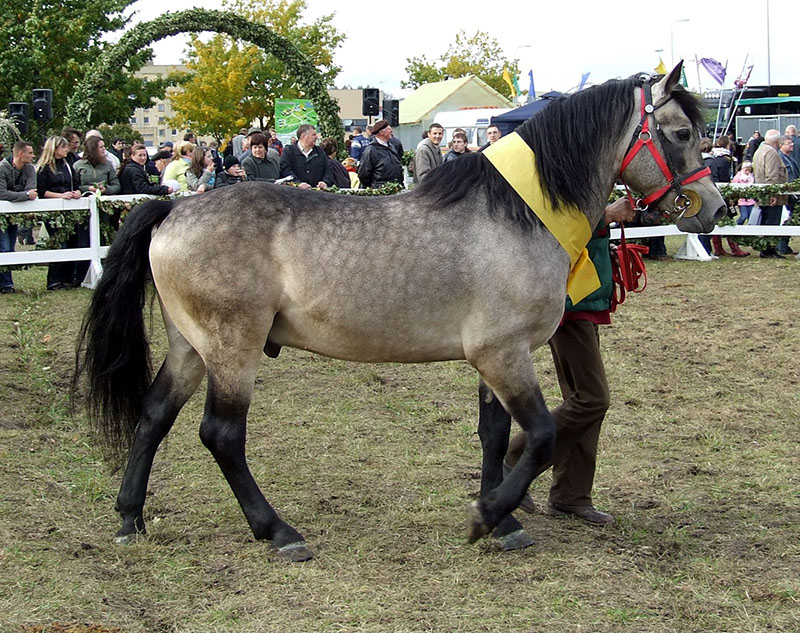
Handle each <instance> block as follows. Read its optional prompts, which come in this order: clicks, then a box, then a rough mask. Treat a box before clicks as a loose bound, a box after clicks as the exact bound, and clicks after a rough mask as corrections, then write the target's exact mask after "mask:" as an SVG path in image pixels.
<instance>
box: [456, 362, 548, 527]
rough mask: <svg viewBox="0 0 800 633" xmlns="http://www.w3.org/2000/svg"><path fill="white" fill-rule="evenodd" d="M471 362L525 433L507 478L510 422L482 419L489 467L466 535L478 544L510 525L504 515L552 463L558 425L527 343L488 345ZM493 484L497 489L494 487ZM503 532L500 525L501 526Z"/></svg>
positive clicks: (486, 465) (485, 458)
mask: <svg viewBox="0 0 800 633" xmlns="http://www.w3.org/2000/svg"><path fill="white" fill-rule="evenodd" d="M468 360H469V361H470V362H471V363H472V364H473V366H475V368H476V369H477V370H478V371H479V372H480V374H481V377H482V378H483V380H484V381H485V382H486V384H487V385H488V386H489V387H490V388H491V390H492V391H493V392H494V394H495V395H496V396H497V397H498V399H499V400H500V403H501V404H502V405H503V407H504V408H505V410H506V411H508V412H509V413H510V414H511V415H512V416H513V417H514V419H515V420H516V421H517V422H518V423H519V425H520V426H521V427H522V430H523V431H524V432H525V434H526V440H527V441H526V445H525V450H524V452H523V454H522V456H521V457H520V459H519V461H518V462H517V465H516V466H515V467H514V469H513V470H512V471H511V473H510V474H509V475H508V477H506V478H505V479H503V477H502V467H503V457H504V455H505V451H506V448H507V446H508V431H509V428H508V424H507V422H503V418H502V416H494V417H493V418H491V419H488V418H487V419H486V420H483V427H484V428H483V432H482V433H481V441H482V443H483V444H484V461H483V467H484V470H485V471H488V472H485V473H484V475H483V478H484V479H483V480H482V483H485V488H486V490H483V489H482V491H481V499H480V502H475V503H473V504H472V506H471V508H470V525H469V526H468V538H469V541H470V542H474V541H476V540H477V539H479V538H480V537H481V536H484V535H485V534H488V533H489V532H490V531H491V530H492V529H494V528H495V527H497V526H500V525H501V522H504V523H503V525H510V524H509V523H508V521H509V520H508V519H506V518H505V517H506V516H507V515H508V514H509V513H510V512H512V511H513V510H514V509H515V508H516V507H517V506H518V505H519V502H520V501H521V500H522V497H523V495H524V494H525V492H526V491H527V490H528V486H529V485H530V483H531V481H532V480H533V478H534V477H535V476H536V475H538V474H539V473H540V472H541V470H542V467H543V465H544V464H546V463H548V462H549V460H550V458H551V455H552V452H553V444H554V440H555V424H554V422H553V418H552V416H551V415H550V412H549V411H548V410H547V406H546V404H545V402H544V397H543V396H542V392H541V389H540V388H539V384H538V382H537V381H536V375H535V372H534V369H533V362H532V360H531V356H530V351H529V350H528V349H527V347H523V346H519V347H517V348H507V349H502V348H492V349H488V348H484V349H483V350H476V351H473V353H472V354H468ZM492 485H494V487H492ZM501 530H502V528H501Z"/></svg>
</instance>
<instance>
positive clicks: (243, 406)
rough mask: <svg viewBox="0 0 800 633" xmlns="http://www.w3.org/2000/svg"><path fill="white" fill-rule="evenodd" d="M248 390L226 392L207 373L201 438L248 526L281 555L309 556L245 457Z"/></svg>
mask: <svg viewBox="0 0 800 633" xmlns="http://www.w3.org/2000/svg"><path fill="white" fill-rule="evenodd" d="M251 392H252V385H250V389H249V390H248V391H246V392H245V391H244V390H238V391H237V392H235V393H234V394H233V395H231V394H229V393H226V392H224V391H223V389H221V388H220V386H219V385H218V384H217V381H216V380H215V378H214V374H213V372H211V371H209V375H208V396H207V398H206V408H205V414H204V416H203V422H202V424H201V426H200V439H201V440H202V441H203V444H204V445H205V446H206V448H208V450H210V451H211V453H212V455H214V459H216V461H217V464H218V465H219V467H220V469H221V470H222V474H223V475H225V479H227V481H228V484H229V485H230V487H231V490H233V494H234V495H236V499H237V500H238V501H239V505H240V506H241V508H242V511H243V512H244V515H245V517H246V518H247V522H248V523H249V524H250V529H252V530H253V535H254V536H255V537H256V538H257V539H267V540H270V541H272V545H273V546H274V547H275V548H276V549H277V550H278V551H279V552H280V553H281V555H282V556H284V557H285V558H288V559H289V560H292V561H304V560H309V559H310V558H312V554H311V552H310V551H309V550H308V548H306V546H305V541H304V539H303V536H302V535H301V534H300V533H299V532H298V531H297V530H295V529H294V528H293V527H291V526H290V525H288V524H287V523H285V522H284V521H283V520H282V519H281V518H280V517H279V516H278V513H277V512H275V510H274V509H273V508H272V506H270V504H269V503H268V502H267V500H266V499H265V498H264V495H263V494H262V492H261V490H260V489H259V487H258V484H256V482H255V479H253V475H252V474H251V473H250V469H249V468H248V466H247V460H246V459H245V450H244V449H245V436H246V426H247V409H248V408H249V406H250V394H251Z"/></svg>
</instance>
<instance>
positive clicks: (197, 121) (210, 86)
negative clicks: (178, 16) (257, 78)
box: [169, 34, 260, 143]
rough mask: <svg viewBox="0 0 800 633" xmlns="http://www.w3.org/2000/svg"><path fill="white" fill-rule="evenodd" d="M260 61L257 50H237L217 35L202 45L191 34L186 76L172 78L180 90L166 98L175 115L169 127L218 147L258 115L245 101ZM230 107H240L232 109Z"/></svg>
mask: <svg viewBox="0 0 800 633" xmlns="http://www.w3.org/2000/svg"><path fill="white" fill-rule="evenodd" d="M259 59H260V52H259V49H258V47H256V46H252V45H244V46H240V45H239V43H237V42H232V41H231V40H230V38H228V37H226V36H224V35H219V34H218V35H215V36H214V37H213V38H211V40H210V41H209V42H208V43H205V42H203V41H201V40H200V38H198V37H197V35H195V34H192V36H191V39H190V43H189V53H188V55H187V59H185V60H184V63H185V64H186V69H187V72H186V73H182V74H181V75H180V76H178V77H175V76H173V77H172V79H173V80H174V81H176V82H177V83H179V87H178V89H176V90H174V91H171V93H170V97H169V98H170V101H171V102H172V108H173V110H174V111H175V113H176V114H175V116H173V117H172V118H170V125H174V126H175V127H187V128H189V129H191V130H193V131H194V132H196V133H197V134H201V135H209V136H213V137H214V138H215V139H217V141H219V142H220V143H221V142H222V140H223V139H224V138H226V137H227V136H228V135H229V134H230V133H231V132H232V131H234V130H237V129H238V128H241V127H242V126H247V125H249V123H250V121H252V120H253V119H254V118H256V116H258V114H260V113H258V112H254V111H253V107H252V102H251V101H250V100H249V99H248V98H247V97H248V92H249V91H250V87H251V84H252V80H253V73H254V72H255V68H256V65H257V64H258V63H259ZM232 103H236V104H239V107H237V108H232V107H231V104H232Z"/></svg>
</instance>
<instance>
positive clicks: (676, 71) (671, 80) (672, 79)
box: [663, 60, 683, 94]
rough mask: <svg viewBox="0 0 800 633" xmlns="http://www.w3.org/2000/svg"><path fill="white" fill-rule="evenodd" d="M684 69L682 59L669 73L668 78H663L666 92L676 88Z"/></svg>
mask: <svg viewBox="0 0 800 633" xmlns="http://www.w3.org/2000/svg"><path fill="white" fill-rule="evenodd" d="M682 70H683V60H680V61H679V62H678V63H677V65H676V66H675V68H673V69H672V71H671V72H670V73H669V75H667V77H666V79H664V80H663V82H664V94H669V93H670V92H672V91H673V90H674V89H675V86H677V85H678V84H679V83H680V81H681V71H682Z"/></svg>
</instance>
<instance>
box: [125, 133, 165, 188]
mask: <svg viewBox="0 0 800 633" xmlns="http://www.w3.org/2000/svg"><path fill="white" fill-rule="evenodd" d="M146 164H147V148H146V147H145V146H144V145H134V146H133V147H132V148H131V159H130V161H128V162H125V163H123V164H122V166H121V167H120V168H119V182H120V184H121V185H122V193H123V194H128V195H131V194H137V193H138V194H148V195H151V196H166V195H167V194H170V193H172V187H168V186H167V185H158V184H155V183H153V182H151V181H150V177H149V176H148V175H147V171H146V170H145V165H146Z"/></svg>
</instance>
